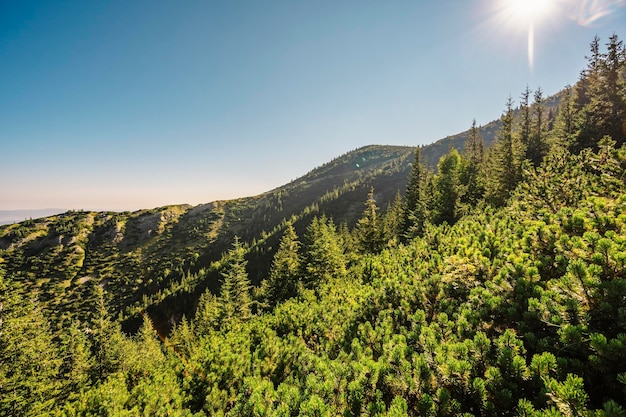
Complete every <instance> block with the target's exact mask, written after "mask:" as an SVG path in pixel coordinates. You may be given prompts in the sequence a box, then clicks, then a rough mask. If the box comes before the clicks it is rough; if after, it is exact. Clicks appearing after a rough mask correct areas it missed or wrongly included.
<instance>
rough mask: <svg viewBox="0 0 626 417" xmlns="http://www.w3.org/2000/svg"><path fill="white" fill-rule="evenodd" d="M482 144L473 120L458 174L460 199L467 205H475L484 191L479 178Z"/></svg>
mask: <svg viewBox="0 0 626 417" xmlns="http://www.w3.org/2000/svg"><path fill="white" fill-rule="evenodd" d="M484 146H485V145H484V141H483V138H482V136H481V135H480V132H479V130H478V127H477V126H476V120H474V121H473V122H472V127H471V128H470V132H469V136H468V138H467V141H466V142H465V150H464V152H463V158H462V168H461V174H460V181H461V183H462V184H463V190H462V192H461V196H460V201H461V203H463V204H465V205H467V206H472V207H473V206H475V205H476V204H477V203H478V201H480V200H481V199H482V198H483V195H484V193H485V189H484V186H483V184H482V182H483V181H482V178H481V173H482V170H483V161H484Z"/></svg>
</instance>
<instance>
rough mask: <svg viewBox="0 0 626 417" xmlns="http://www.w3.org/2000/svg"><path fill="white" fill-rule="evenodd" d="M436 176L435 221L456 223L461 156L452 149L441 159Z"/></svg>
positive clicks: (437, 222)
mask: <svg viewBox="0 0 626 417" xmlns="http://www.w3.org/2000/svg"><path fill="white" fill-rule="evenodd" d="M437 171H438V174H437V176H436V177H435V195H434V204H433V223H435V224H441V223H448V224H454V223H455V222H456V220H457V214H458V205H459V194H460V184H459V176H460V172H461V156H460V155H459V153H458V152H457V151H456V149H452V150H451V151H450V152H449V153H448V154H447V155H444V156H442V157H441V159H439V163H438V164H437Z"/></svg>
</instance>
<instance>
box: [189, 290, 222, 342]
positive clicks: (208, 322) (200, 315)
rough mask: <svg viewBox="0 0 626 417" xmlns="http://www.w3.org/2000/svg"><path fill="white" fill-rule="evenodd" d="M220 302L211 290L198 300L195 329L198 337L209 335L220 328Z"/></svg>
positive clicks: (194, 320) (194, 322) (194, 321)
mask: <svg viewBox="0 0 626 417" xmlns="http://www.w3.org/2000/svg"><path fill="white" fill-rule="evenodd" d="M220 311H221V309H220V302H219V300H218V298H217V297H216V296H215V294H213V293H212V292H211V291H210V290H206V291H205V292H204V293H202V295H201V296H200V299H199V300H198V307H196V314H195V316H194V319H193V328H194V329H195V332H196V334H197V335H198V336H204V335H207V334H209V333H210V332H211V331H212V330H214V329H216V328H218V327H219V320H220Z"/></svg>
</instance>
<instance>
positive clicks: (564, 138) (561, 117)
mask: <svg viewBox="0 0 626 417" xmlns="http://www.w3.org/2000/svg"><path fill="white" fill-rule="evenodd" d="M575 116H576V113H575V108H574V96H573V88H572V86H570V85H567V86H566V87H565V89H564V90H563V98H562V99H561V104H560V105H559V108H558V112H557V115H556V122H555V130H554V135H555V139H554V140H555V143H553V146H556V148H557V149H563V148H565V147H566V145H567V144H569V143H571V142H572V141H573V138H574V134H575V133H576V120H575Z"/></svg>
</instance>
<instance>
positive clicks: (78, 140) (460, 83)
mask: <svg viewBox="0 0 626 417" xmlns="http://www.w3.org/2000/svg"><path fill="white" fill-rule="evenodd" d="M518 3H519V2H518ZM518 3H515V4H516V6H515V7H516V8H513V6H511V5H512V4H513V2H511V1H510V0H509V2H508V3H507V2H506V1H505V0H471V1H469V2H467V1H453V2H448V3H445V4H442V3H437V4H428V5H425V4H414V3H413V2H409V1H401V2H398V3H394V4H391V5H390V4H380V3H376V2H365V3H363V2H347V3H345V4H340V5H339V4H333V3H331V2H321V3H317V4H314V5H310V4H293V3H290V2H274V3H272V4H266V3H261V2H256V1H250V2H246V3H245V4H215V3H212V2H209V3H205V2H195V1H192V2H190V3H186V4H185V7H181V6H180V5H172V4H170V3H167V2H150V3H148V2H142V1H140V2H133V3H132V4H126V3H124V2H113V3H107V4H99V3H96V4H84V3H82V2H78V1H70V2H54V1H53V2H43V1H26V2H18V3H16V4H10V5H9V4H3V5H0V59H1V60H2V62H3V63H4V65H3V67H2V69H1V70H0V88H2V91H3V95H2V96H0V126H1V127H0V142H1V143H2V144H3V155H4V157H5V158H4V162H3V164H2V168H0V176H2V178H4V180H2V181H1V182H0V194H2V195H3V198H2V200H1V201H0V210H3V211H6V210H38V209H44V208H49V207H65V209H64V210H81V209H82V210H89V211H91V210H98V211H100V210H111V211H135V210H139V209H148V208H155V207H161V206H166V205H176V204H190V205H194V206H195V205H198V204H205V203H209V202H212V201H216V200H228V199H232V198H241V197H248V196H254V195H258V194H261V193H264V192H267V191H269V190H271V189H274V188H277V187H280V186H282V185H284V184H286V183H288V182H289V181H291V180H293V179H295V178H298V177H300V176H302V175H305V174H306V173H307V172H309V171H311V170H312V169H314V168H315V167H318V166H320V165H322V164H324V163H326V162H329V161H330V160H332V159H334V158H335V157H337V156H339V155H341V154H344V153H346V152H349V151H350V150H352V149H357V148H360V147H363V146H367V145H370V144H373V143H386V144H389V145H395V146H418V145H427V144H431V143H434V142H435V141H437V140H439V139H442V138H445V137H447V136H451V135H454V134H457V133H460V132H463V131H466V130H467V129H469V127H470V125H471V123H472V120H473V119H475V120H476V121H477V123H478V124H479V125H485V124H487V123H489V122H490V121H492V120H496V119H498V117H499V116H500V115H501V113H502V111H503V110H504V107H505V102H506V99H507V98H508V97H509V96H511V97H513V98H514V100H515V101H516V104H517V103H518V102H519V95H520V94H521V92H522V91H523V90H524V89H525V88H526V86H529V87H530V88H531V89H532V90H535V89H537V88H541V89H542V90H543V91H544V95H545V96H550V95H553V94H555V93H557V92H558V91H560V90H562V89H563V88H564V87H565V86H566V85H567V84H571V85H573V84H575V82H576V81H577V79H578V75H579V72H580V71H581V70H583V69H584V68H585V66H586V59H585V56H586V55H588V49H589V43H590V42H591V41H592V40H593V37H594V36H596V35H597V36H599V37H600V41H601V43H602V45H603V46H604V43H605V42H606V41H607V40H608V36H610V35H611V34H613V33H615V34H617V35H618V36H619V37H620V38H621V39H624V36H626V23H625V22H626V19H624V17H626V14H625V12H624V10H625V8H624V5H625V4H626V1H624V0H613V1H610V0H606V1H600V2H589V1H583V2H578V3H576V4H575V3H574V2H572V1H567V0H553V1H551V2H547V4H549V5H550V7H549V8H546V9H541V10H538V9H533V10H529V9H524V10H521V9H518V7H520V6H519V4H518Z"/></svg>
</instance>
